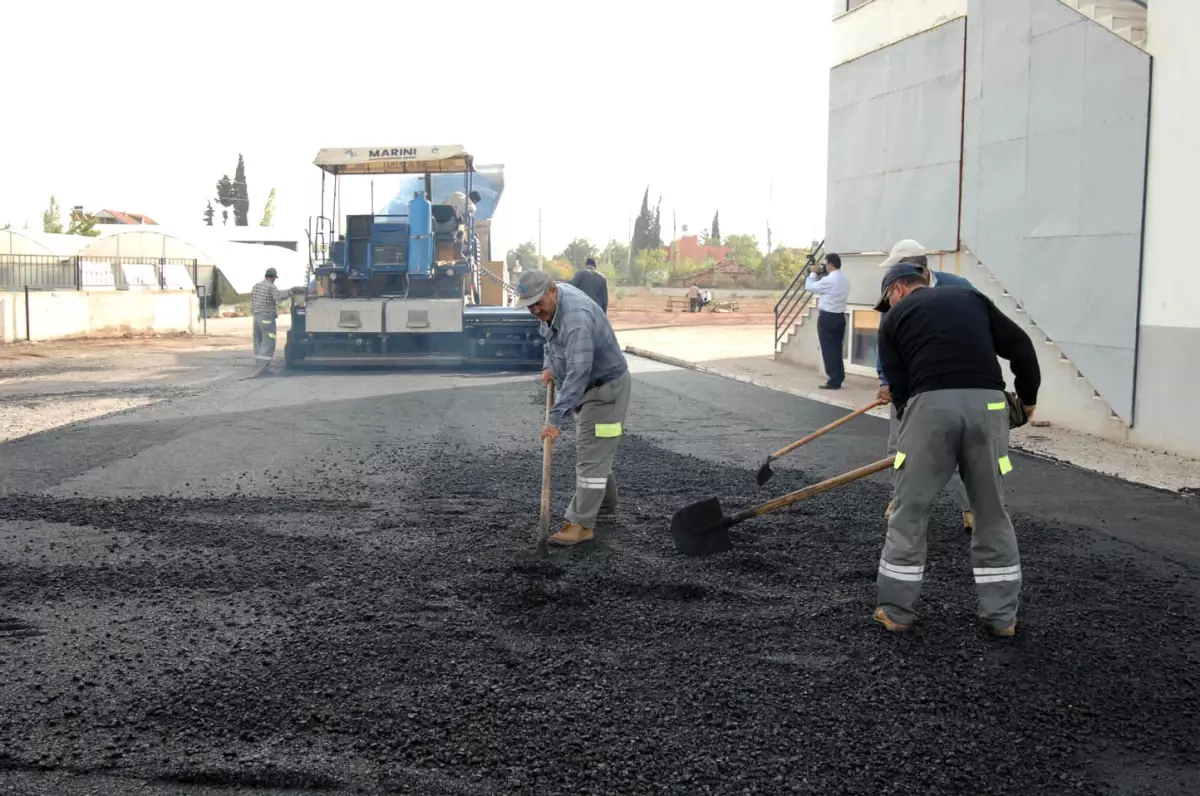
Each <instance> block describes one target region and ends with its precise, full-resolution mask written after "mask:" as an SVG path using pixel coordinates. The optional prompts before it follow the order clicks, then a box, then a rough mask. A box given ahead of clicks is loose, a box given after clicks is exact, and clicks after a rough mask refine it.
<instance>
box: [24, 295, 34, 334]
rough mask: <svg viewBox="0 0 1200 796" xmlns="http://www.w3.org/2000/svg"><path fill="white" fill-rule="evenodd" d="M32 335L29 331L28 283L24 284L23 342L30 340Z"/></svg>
mask: <svg viewBox="0 0 1200 796" xmlns="http://www.w3.org/2000/svg"><path fill="white" fill-rule="evenodd" d="M32 340H33V336H32V335H31V334H30V333H29V285H26V286H25V342H27V343H28V342H31V341H32Z"/></svg>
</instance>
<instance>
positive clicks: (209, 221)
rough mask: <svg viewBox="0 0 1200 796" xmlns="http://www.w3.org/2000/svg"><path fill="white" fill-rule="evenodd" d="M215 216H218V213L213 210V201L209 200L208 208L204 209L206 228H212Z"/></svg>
mask: <svg viewBox="0 0 1200 796" xmlns="http://www.w3.org/2000/svg"><path fill="white" fill-rule="evenodd" d="M215 215H216V211H215V210H213V206H212V199H209V200H208V207H206V208H205V209H204V224H205V226H209V227H211V226H212V225H213V216H215Z"/></svg>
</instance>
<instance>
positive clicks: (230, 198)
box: [217, 174, 237, 225]
mask: <svg viewBox="0 0 1200 796" xmlns="http://www.w3.org/2000/svg"><path fill="white" fill-rule="evenodd" d="M236 198H237V197H236V196H235V195H234V191H233V180H231V179H229V175H228V174H224V175H222V176H221V179H219V180H217V204H219V205H220V206H221V207H223V208H225V209H224V210H222V211H221V223H222V224H224V225H228V224H229V208H231V207H233V202H234V200H235V199H236Z"/></svg>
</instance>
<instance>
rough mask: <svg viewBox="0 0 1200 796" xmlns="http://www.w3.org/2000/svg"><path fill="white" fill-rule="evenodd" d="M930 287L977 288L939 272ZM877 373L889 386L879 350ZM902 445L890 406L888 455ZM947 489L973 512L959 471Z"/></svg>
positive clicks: (931, 274) (932, 273)
mask: <svg viewBox="0 0 1200 796" xmlns="http://www.w3.org/2000/svg"><path fill="white" fill-rule="evenodd" d="M929 286H930V287H965V288H968V289H970V290H974V289H975V286H974V285H972V284H971V281H970V280H969V279H966V278H964V277H961V276H958V275H957V274H948V273H941V272H938V271H930V272H929ZM875 372H876V373H877V374H879V383H880V384H881V385H883V386H885V387H886V386H888V380H887V374H886V373H884V372H883V365H881V364H880V362H879V349H878V348H876V350H875ZM899 444H900V418H899V417H897V415H896V405H895V404H894V403H891V404H888V444H887V455H888V456H891V455H892V454H893V453H895V452H896V448H897V446H898V445H899ZM892 486H893V488H894V487H895V479H894V478H893V479H892ZM946 486H947V488H948V489H949V490H950V491H951V492H952V493H954V500H955V502H956V503H957V504H958V507H959V509H961V510H962V511H970V510H971V502H970V501H969V500H967V488H966V487H965V486H964V485H963V481H962V476H961V474H959V473H958V472H957V471H955V473H954V474H953V475H951V476H950V481H949V482H948V483H947V484H946Z"/></svg>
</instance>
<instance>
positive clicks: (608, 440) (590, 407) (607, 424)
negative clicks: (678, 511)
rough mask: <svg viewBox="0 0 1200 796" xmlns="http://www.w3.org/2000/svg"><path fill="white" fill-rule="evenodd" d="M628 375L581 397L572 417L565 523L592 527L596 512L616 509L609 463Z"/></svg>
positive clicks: (621, 427)
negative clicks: (570, 491)
mask: <svg viewBox="0 0 1200 796" xmlns="http://www.w3.org/2000/svg"><path fill="white" fill-rule="evenodd" d="M632 385H633V378H632V377H631V376H630V375H629V372H628V371H626V372H625V373H623V374H621V375H620V376H618V377H617V378H615V379H613V380H612V381H609V382H605V383H604V384H601V385H600V386H599V387H593V388H592V389H590V390H587V391H586V392H584V394H583V398H582V399H580V402H579V407H578V411H577V414H576V415H575V496H574V497H572V498H571V503H570V505H568V506H567V511H566V518H567V522H574V523H577V524H579V525H582V526H583V527H584V528H588V529H593V528H595V527H596V515H597V514H598V513H599V512H600V509H601V508H602V507H603V508H604V509H611V510H613V511H615V510H616V508H617V481H616V478H614V477H613V472H612V470H613V460H614V459H615V458H616V455H617V448H618V447H619V446H620V444H621V437H622V436H623V435H624V433H625V415H626V414H627V413H628V412H629V392H630V388H631V387H632Z"/></svg>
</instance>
